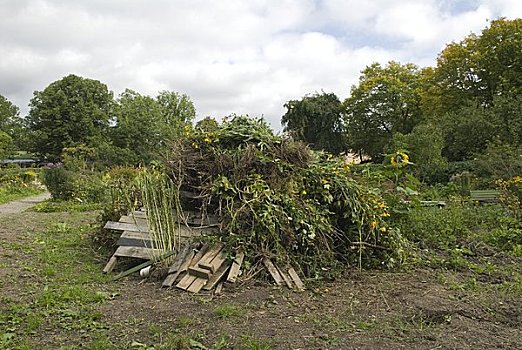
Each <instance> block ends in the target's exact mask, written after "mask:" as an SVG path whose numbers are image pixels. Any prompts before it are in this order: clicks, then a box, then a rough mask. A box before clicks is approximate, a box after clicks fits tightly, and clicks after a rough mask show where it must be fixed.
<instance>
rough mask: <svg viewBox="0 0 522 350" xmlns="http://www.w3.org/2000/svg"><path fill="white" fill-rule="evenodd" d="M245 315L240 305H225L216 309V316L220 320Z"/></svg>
mask: <svg viewBox="0 0 522 350" xmlns="http://www.w3.org/2000/svg"><path fill="white" fill-rule="evenodd" d="M244 313H245V311H244V310H243V309H242V308H241V307H240V306H238V305H232V304H223V305H220V306H218V307H216V308H215V309H214V315H216V316H217V317H219V318H230V317H238V316H241V315H243V314H244Z"/></svg>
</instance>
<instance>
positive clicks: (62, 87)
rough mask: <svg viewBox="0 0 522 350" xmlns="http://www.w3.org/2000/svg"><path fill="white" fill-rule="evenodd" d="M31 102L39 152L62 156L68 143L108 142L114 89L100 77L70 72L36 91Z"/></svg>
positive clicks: (32, 126) (52, 157)
mask: <svg viewBox="0 0 522 350" xmlns="http://www.w3.org/2000/svg"><path fill="white" fill-rule="evenodd" d="M29 106H30V110H29V115H28V116H27V118H26V121H27V128H28V129H29V130H30V131H31V132H32V133H33V137H32V141H33V142H32V144H31V145H30V150H32V151H34V152H35V153H37V154H40V155H42V156H45V157H47V158H48V159H50V160H58V159H60V157H61V154H62V150H63V149H64V148H65V147H75V146H78V145H85V146H87V147H94V148H96V147H98V146H99V145H100V144H102V143H105V142H107V130H108V127H109V120H110V117H111V111H112V107H113V100H112V93H111V92H110V91H109V90H108V89H107V86H106V85H105V84H103V83H101V82H100V81H98V80H93V79H87V78H82V77H79V76H76V75H73V74H71V75H68V76H66V77H64V78H62V79H60V80H58V81H55V82H53V83H51V84H50V85H49V86H47V87H46V88H45V89H44V90H43V91H35V92H34V97H33V98H32V99H31V102H30V105H29Z"/></svg>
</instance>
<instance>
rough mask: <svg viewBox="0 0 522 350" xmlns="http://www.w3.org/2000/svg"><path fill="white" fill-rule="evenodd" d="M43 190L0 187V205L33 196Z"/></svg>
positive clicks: (28, 187) (22, 187)
mask: <svg viewBox="0 0 522 350" xmlns="http://www.w3.org/2000/svg"><path fill="white" fill-rule="evenodd" d="M43 192H44V190H42V189H38V188H35V187H31V186H27V187H24V186H6V185H3V186H0V204H4V203H8V202H12V201H15V200H18V199H22V198H26V197H31V196H35V195H37V194H40V193H43Z"/></svg>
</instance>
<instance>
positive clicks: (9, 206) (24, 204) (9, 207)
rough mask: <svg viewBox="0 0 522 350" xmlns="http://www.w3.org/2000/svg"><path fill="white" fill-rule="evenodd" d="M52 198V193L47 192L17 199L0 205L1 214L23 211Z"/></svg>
mask: <svg viewBox="0 0 522 350" xmlns="http://www.w3.org/2000/svg"><path fill="white" fill-rule="evenodd" d="M48 198H51V195H50V193H48V192H45V193H42V194H39V195H37V196H33V197H27V198H24V199H20V200H17V201H13V202H9V203H5V204H2V205H0V216H2V215H6V214H16V213H21V212H23V211H24V210H26V209H28V208H31V207H32V206H33V205H35V204H37V203H40V202H43V201H44V200H46V199H48Z"/></svg>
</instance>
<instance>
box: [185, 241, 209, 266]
mask: <svg viewBox="0 0 522 350" xmlns="http://www.w3.org/2000/svg"><path fill="white" fill-rule="evenodd" d="M207 251H208V244H207V243H205V244H203V247H201V249H200V250H199V251H198V252H197V253H196V255H194V257H193V258H192V261H191V262H190V265H189V266H196V265H197V264H198V262H199V261H200V260H201V258H202V257H203V256H204V255H205V253H206V252H207Z"/></svg>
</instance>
